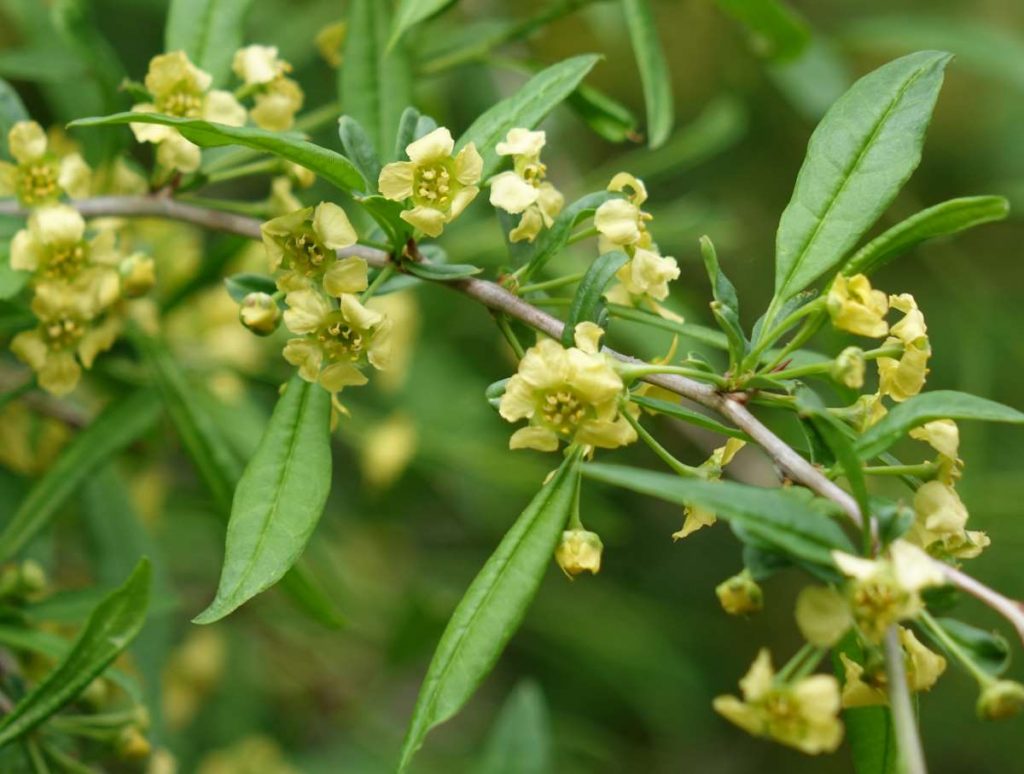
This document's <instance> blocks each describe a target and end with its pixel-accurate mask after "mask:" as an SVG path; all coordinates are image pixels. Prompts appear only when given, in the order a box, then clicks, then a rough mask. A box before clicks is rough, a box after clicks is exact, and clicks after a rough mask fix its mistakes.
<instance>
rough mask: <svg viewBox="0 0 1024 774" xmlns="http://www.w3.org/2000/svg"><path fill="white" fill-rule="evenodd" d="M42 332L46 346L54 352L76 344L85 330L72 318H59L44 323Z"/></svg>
mask: <svg viewBox="0 0 1024 774" xmlns="http://www.w3.org/2000/svg"><path fill="white" fill-rule="evenodd" d="M42 332H43V336H44V338H45V339H46V344H47V346H48V347H49V348H50V349H51V350H53V351H55V352H56V351H59V350H63V349H67V348H68V347H72V346H74V345H75V344H77V343H78V340H79V339H80V338H82V335H83V334H84V333H85V328H84V326H83V325H82V324H81V323H80V322H79V321H78V320H76V319H74V318H72V317H59V318H57V319H56V320H51V321H49V322H47V323H44V324H43V328H42Z"/></svg>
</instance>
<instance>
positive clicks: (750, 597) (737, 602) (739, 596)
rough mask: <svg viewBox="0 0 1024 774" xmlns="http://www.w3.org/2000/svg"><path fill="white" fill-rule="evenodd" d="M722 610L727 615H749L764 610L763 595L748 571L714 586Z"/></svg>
mask: <svg viewBox="0 0 1024 774" xmlns="http://www.w3.org/2000/svg"><path fill="white" fill-rule="evenodd" d="M715 595H716V596H717V597H718V602H719V604H721V605H722V609H723V610H724V611H725V612H727V613H728V614H729V615H751V614H753V613H760V612H761V611H762V610H763V609H764V593H763V592H762V591H761V587H760V586H759V585H758V584H757V581H755V580H754V579H753V578H752V577H751V575H750V570H743V572H740V573H737V574H736V575H733V576H732V577H731V578H726V579H725V580H724V581H722V582H721V583H719V584H718V585H717V586H715Z"/></svg>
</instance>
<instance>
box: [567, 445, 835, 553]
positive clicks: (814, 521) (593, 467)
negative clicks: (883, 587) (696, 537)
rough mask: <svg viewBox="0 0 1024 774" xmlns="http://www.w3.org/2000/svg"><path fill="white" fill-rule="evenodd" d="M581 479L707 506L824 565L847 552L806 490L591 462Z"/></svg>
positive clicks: (821, 504)
mask: <svg viewBox="0 0 1024 774" xmlns="http://www.w3.org/2000/svg"><path fill="white" fill-rule="evenodd" d="M583 476H584V477H585V478H589V479H592V480H594V481H601V482H603V483H605V484H611V485H612V486H618V487H622V488H623V489H629V490H632V491H634V492H639V493H640V494H646V495H650V496H651V497H658V498H660V499H662V500H667V501H668V502H671V503H676V504H677V505H684V506H686V505H698V506H700V507H702V508H707V509H709V510H712V511H714V512H715V513H716V514H717V515H718V516H719V518H723V519H727V520H729V521H731V522H733V523H734V524H736V525H738V526H740V527H742V528H743V530H744V531H745V532H746V533H747V534H749V535H751V536H752V537H754V538H756V539H757V540H758V541H759V542H760V543H763V544H764V547H768V548H772V549H777V550H780V551H783V552H785V553H788V554H791V555H793V556H796V557H799V558H801V559H805V560H807V561H810V562H814V563H816V564H821V565H824V566H826V567H833V566H834V563H833V562H832V556H831V554H830V551H832V550H833V549H838V550H840V551H847V552H852V550H853V549H852V547H851V545H850V541H849V540H848V539H847V537H846V535H845V534H844V533H843V530H842V529H840V528H839V525H838V524H836V523H835V522H834V521H833V520H832V519H831V518H830V516H829V513H830V512H831V510H834V509H832V507H831V503H827V502H826V501H824V500H821V499H816V498H813V497H811V496H810V493H808V492H807V491H806V490H794V489H765V488H764V487H758V486H746V485H744V484H736V483H733V482H731V481H703V480H699V479H684V478H680V477H679V476H677V475H673V474H671V473H658V472H654V471H650V470H641V469H639V468H630V467H626V466H624V465H604V464H595V463H591V464H588V465H584V466H583ZM826 508H828V509H829V510H826Z"/></svg>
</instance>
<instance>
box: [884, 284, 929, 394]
mask: <svg viewBox="0 0 1024 774" xmlns="http://www.w3.org/2000/svg"><path fill="white" fill-rule="evenodd" d="M889 304H890V305H891V306H892V308H893V309H897V310H899V311H901V312H903V313H904V314H903V319H902V320H900V321H899V322H898V323H896V324H895V325H893V326H892V329H891V330H890V334H891V336H890V337H889V338H888V339H886V340H885V346H886V347H893V346H900V345H902V346H903V355H902V356H901V357H900V359H899V360H896V359H895V358H891V357H880V358H878V389H879V392H881V393H882V394H883V395H888V396H889V397H890V398H892V399H893V400H894V401H896V402H897V403H902V402H903V401H905V400H906V399H907V398H912V397H913V396H915V395H917V394H918V393H919V392H921V389H922V388H923V387H924V382H925V377H927V375H928V358H930V357H931V354H932V349H931V345H930V344H929V343H928V328H927V326H926V325H925V322H924V315H922V314H921V311H920V310H919V309H918V308H917V302H916V301H914V297H913V296H912V295H910V294H909V293H903V294H901V295H898V296H889Z"/></svg>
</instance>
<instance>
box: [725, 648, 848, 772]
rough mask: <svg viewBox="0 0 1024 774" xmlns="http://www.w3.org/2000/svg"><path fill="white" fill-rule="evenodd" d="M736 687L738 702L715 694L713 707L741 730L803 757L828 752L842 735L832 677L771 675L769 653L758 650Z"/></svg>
mask: <svg viewBox="0 0 1024 774" xmlns="http://www.w3.org/2000/svg"><path fill="white" fill-rule="evenodd" d="M740 690H741V691H742V693H743V699H742V700H740V699H738V698H737V697H735V696H719V697H717V698H716V699H715V701H714V704H713V706H714V708H715V711H716V712H718V713H719V714H720V715H722V716H724V717H725V718H726V719H727V720H729V721H731V722H732V723H735V724H736V725H737V726H739V727H740V728H742V729H743V730H744V731H746V732H747V733H750V734H753V735H754V736H760V737H765V738H768V739H774V740H775V741H777V742H781V743H782V744H785V745H788V746H790V747H795V748H796V749H798V750H800V751H801V752H805V753H807V754H809V755H817V754H819V753H823V752H832V751H833V750H835V749H836V748H837V747H838V746H839V743H840V742H841V741H842V739H843V724H842V723H841V722H840V720H839V717H838V716H839V707H840V699H839V682H838V681H837V680H836V678H834V677H833V676H832V675H811V676H810V677H805V678H802V679H799V680H796V681H795V682H785V681H781V680H779V679H777V678H776V677H775V673H774V671H773V669H772V663H771V656H770V655H769V653H768V651H767V650H766V649H762V650H761V651H760V652H759V653H758V654H757V658H756V659H755V660H754V663H753V664H752V665H751V667H750V670H749V671H748V672H747V674H746V676H745V677H744V678H743V679H742V680H740Z"/></svg>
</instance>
